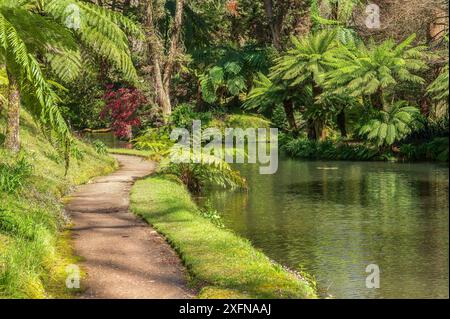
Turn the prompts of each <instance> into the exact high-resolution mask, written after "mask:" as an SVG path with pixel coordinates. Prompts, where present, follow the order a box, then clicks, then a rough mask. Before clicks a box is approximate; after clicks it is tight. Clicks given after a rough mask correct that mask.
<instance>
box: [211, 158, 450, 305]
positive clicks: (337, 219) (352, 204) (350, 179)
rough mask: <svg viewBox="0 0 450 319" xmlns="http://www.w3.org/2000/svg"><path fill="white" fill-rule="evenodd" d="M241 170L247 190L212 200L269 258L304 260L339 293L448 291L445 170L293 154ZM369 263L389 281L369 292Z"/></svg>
mask: <svg viewBox="0 0 450 319" xmlns="http://www.w3.org/2000/svg"><path fill="white" fill-rule="evenodd" d="M326 168H337V169H326ZM241 169H242V173H243V175H244V176H246V177H247V178H248V180H249V184H250V191H249V194H245V193H244V194H243V193H238V194H236V193H229V192H221V193H220V194H215V196H214V198H215V204H216V205H217V207H218V209H219V210H220V211H223V212H224V215H225V220H226V223H227V224H228V225H229V226H230V227H231V228H232V229H234V230H235V231H237V232H238V233H240V234H241V235H243V236H245V237H247V238H250V239H251V241H252V242H253V243H254V244H255V245H256V246H258V247H261V248H262V249H263V250H264V251H265V252H266V253H267V254H268V255H269V256H271V257H272V258H274V259H276V260H278V261H280V262H282V263H285V264H287V265H289V266H291V267H295V266H297V265H298V264H299V263H301V264H303V265H305V266H306V268H307V269H310V270H311V271H312V272H314V273H315V274H316V275H318V277H319V279H320V280H321V282H322V283H323V284H324V285H328V284H330V283H332V287H331V290H332V292H334V293H335V294H336V295H338V296H339V295H340V296H349V297H350V296H353V297H357V296H359V297H361V296H366V297H369V296H370V297H374V296H376V294H378V295H382V296H384V297H395V296H402V295H404V294H405V293H407V295H408V296H415V297H421V296H423V295H424V294H427V295H430V296H431V295H434V296H437V295H439V294H442V293H444V294H445V293H447V294H448V201H447V198H448V169H439V168H437V167H436V166H434V165H431V164H430V165H427V164H424V165H422V164H414V165H398V164H386V163H321V162H298V161H289V160H288V161H283V162H282V163H280V169H279V171H278V173H277V174H276V175H275V176H267V175H266V176H264V175H259V173H258V170H257V167H255V166H253V165H246V166H244V167H242V168H241ZM369 263H378V264H379V265H380V267H381V269H382V278H383V279H382V288H381V289H380V290H377V291H376V292H374V291H372V292H371V295H368V292H367V290H366V288H365V281H364V279H365V276H366V275H367V274H366V273H365V272H364V269H365V266H366V265H367V264H369ZM442 277H445V278H447V281H444V280H442ZM445 278H444V279H445ZM352 292H353V295H352Z"/></svg>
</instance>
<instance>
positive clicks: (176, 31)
mask: <svg viewBox="0 0 450 319" xmlns="http://www.w3.org/2000/svg"><path fill="white" fill-rule="evenodd" d="M184 1H185V0H178V1H177V4H176V8H175V22H174V27H173V31H172V39H171V43H170V50H169V55H168V57H167V63H166V66H165V68H164V77H163V85H164V90H165V91H166V95H167V96H170V81H171V80H172V74H173V71H174V68H175V61H176V57H177V54H178V47H179V43H180V37H181V27H182V24H183V9H184Z"/></svg>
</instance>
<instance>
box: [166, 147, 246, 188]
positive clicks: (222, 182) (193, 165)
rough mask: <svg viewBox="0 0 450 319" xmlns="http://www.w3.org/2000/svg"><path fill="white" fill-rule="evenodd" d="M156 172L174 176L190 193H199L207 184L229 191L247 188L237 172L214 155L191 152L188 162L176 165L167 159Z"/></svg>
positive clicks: (180, 162) (170, 159)
mask: <svg viewBox="0 0 450 319" xmlns="http://www.w3.org/2000/svg"><path fill="white" fill-rule="evenodd" d="M180 159H181V158H180ZM158 171H159V173H161V174H168V175H174V176H176V177H177V178H178V179H179V180H180V181H181V182H182V183H183V184H184V185H185V186H186V187H187V188H188V190H189V191H190V192H192V193H200V192H201V191H202V190H203V189H204V187H205V186H206V185H207V184H210V185H213V186H219V187H222V188H231V189H236V188H241V189H245V188H246V187H247V183H246V181H245V179H244V178H243V177H241V175H240V174H239V172H238V171H235V170H233V169H232V168H231V166H230V165H228V163H226V162H225V161H224V160H223V159H221V158H219V157H217V156H214V155H208V154H197V153H195V152H191V154H190V162H184V161H181V160H180V161H178V162H177V163H175V162H174V161H173V158H169V157H167V158H165V159H164V160H163V161H162V162H161V164H160V166H159V169H158Z"/></svg>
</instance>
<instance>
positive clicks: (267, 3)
mask: <svg viewBox="0 0 450 319" xmlns="http://www.w3.org/2000/svg"><path fill="white" fill-rule="evenodd" d="M264 8H265V10H266V16H267V19H268V20H269V27H270V32H271V34H272V44H273V46H274V47H275V49H277V50H280V49H281V39H280V32H279V31H280V30H279V29H278V28H277V25H276V20H275V17H274V14H273V1H272V0H264Z"/></svg>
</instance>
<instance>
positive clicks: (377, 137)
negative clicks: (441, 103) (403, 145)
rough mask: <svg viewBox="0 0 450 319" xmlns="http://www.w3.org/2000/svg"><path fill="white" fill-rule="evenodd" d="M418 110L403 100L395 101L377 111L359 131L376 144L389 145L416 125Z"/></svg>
mask: <svg viewBox="0 0 450 319" xmlns="http://www.w3.org/2000/svg"><path fill="white" fill-rule="evenodd" d="M418 114H419V110H418V109H417V108H416V107H412V106H409V105H408V103H407V102H405V101H397V102H396V103H394V104H393V105H392V106H391V107H390V108H389V110H387V111H384V110H382V111H379V114H378V116H377V118H375V119H372V120H370V121H369V122H368V123H367V124H365V125H363V126H362V127H361V128H360V130H359V133H360V134H361V135H364V136H367V138H368V139H369V140H372V141H374V142H375V143H376V144H377V145H378V146H384V145H386V146H390V145H392V144H393V143H394V142H396V141H398V140H401V139H402V138H404V137H405V136H406V135H407V134H409V133H410V132H411V130H412V129H413V128H414V126H415V125H418V123H419V122H418V121H417V115H418Z"/></svg>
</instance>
